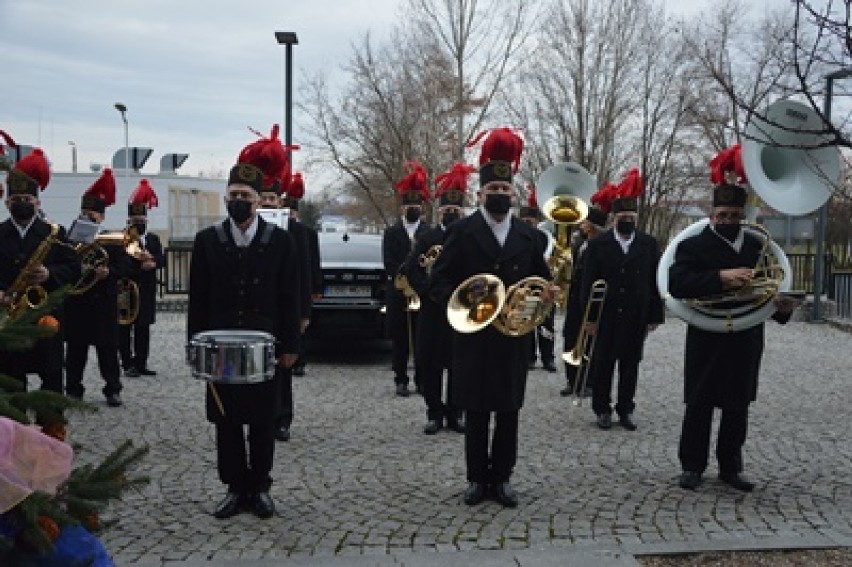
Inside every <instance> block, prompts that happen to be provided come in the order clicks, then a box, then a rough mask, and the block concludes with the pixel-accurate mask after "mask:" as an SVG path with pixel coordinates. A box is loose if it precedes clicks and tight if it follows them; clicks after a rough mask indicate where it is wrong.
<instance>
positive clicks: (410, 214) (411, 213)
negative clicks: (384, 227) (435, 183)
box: [405, 207, 420, 222]
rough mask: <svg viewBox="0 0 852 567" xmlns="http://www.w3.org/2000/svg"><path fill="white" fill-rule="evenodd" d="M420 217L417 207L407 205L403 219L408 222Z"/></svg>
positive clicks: (415, 220)
mask: <svg viewBox="0 0 852 567" xmlns="http://www.w3.org/2000/svg"><path fill="white" fill-rule="evenodd" d="M419 218H420V209H418V208H417V207H408V208H407V209H405V220H407V221H408V222H417V219H419Z"/></svg>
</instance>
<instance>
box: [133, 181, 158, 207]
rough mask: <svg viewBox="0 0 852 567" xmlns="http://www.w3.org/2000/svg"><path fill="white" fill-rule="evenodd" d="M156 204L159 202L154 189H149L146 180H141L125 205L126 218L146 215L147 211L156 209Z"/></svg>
mask: <svg viewBox="0 0 852 567" xmlns="http://www.w3.org/2000/svg"><path fill="white" fill-rule="evenodd" d="M158 204H159V201H158V200H157V194H156V193H155V192H154V188H153V187H151V184H150V183H148V180H147V179H143V180H142V181H140V182H139V185H138V186H137V187H136V190H134V191H133V193H132V194H131V195H130V201H128V204H127V216H138V215H146V214H148V209H150V208H153V207H156V206H157V205H158Z"/></svg>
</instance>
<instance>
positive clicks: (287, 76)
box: [275, 31, 299, 163]
mask: <svg viewBox="0 0 852 567" xmlns="http://www.w3.org/2000/svg"><path fill="white" fill-rule="evenodd" d="M275 41H277V42H278V45H283V46H284V57H285V59H284V143H285V144H287V145H288V146H291V145H293V46H294V45H296V44H298V43H299V38H298V37H296V32H284V31H277V32H275ZM287 156H288V157H290V158H292V152H291V151H290V150H287ZM291 163H292V159H291Z"/></svg>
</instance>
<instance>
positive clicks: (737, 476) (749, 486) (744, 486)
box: [719, 472, 754, 492]
mask: <svg viewBox="0 0 852 567" xmlns="http://www.w3.org/2000/svg"><path fill="white" fill-rule="evenodd" d="M719 480H721V481H722V482H724V483H725V484H727V485H729V486H731V487H733V488H736V489H737V490H741V491H742V492H751V491H752V490H754V483H753V482H751V481H750V480H749V479H747V478H746V477H744V476H743V475H742V473H738V472H735V473H719Z"/></svg>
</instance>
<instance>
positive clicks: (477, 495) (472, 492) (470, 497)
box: [464, 482, 485, 506]
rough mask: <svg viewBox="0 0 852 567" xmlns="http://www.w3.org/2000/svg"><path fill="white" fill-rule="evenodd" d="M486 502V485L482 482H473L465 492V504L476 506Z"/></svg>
mask: <svg viewBox="0 0 852 567" xmlns="http://www.w3.org/2000/svg"><path fill="white" fill-rule="evenodd" d="M483 500H485V485H484V484H483V483H481V482H471V483H470V485H469V486H468V487H467V490H465V491H464V503H465V504H467V505H468V506H475V505H476V504H479V503H480V502H482V501H483Z"/></svg>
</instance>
